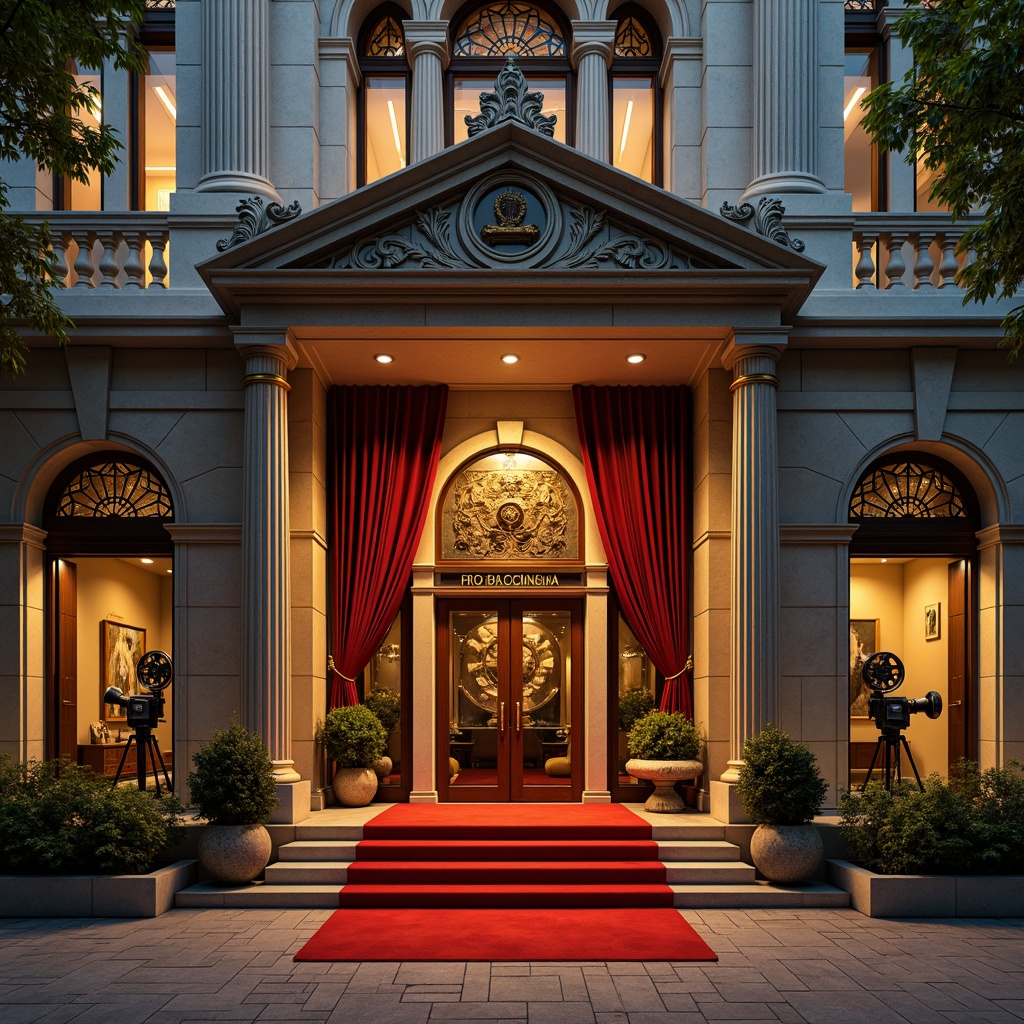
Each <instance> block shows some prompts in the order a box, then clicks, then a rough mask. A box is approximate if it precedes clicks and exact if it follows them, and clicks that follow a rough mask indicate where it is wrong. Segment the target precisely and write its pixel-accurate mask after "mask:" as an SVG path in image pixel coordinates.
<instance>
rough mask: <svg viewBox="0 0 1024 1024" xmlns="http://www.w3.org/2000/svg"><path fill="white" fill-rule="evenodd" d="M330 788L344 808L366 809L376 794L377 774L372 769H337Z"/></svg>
mask: <svg viewBox="0 0 1024 1024" xmlns="http://www.w3.org/2000/svg"><path fill="white" fill-rule="evenodd" d="M332 788H333V789H334V795H335V796H336V797H337V798H338V801H339V802H340V803H341V804H342V805H344V806H345V807H366V806H367V804H369V803H370V802H371V801H372V800H373V797H374V794H376V792H377V773H376V772H375V771H374V770H373V769H372V768H339V769H338V770H337V771H336V772H335V773H334V782H333V783H332Z"/></svg>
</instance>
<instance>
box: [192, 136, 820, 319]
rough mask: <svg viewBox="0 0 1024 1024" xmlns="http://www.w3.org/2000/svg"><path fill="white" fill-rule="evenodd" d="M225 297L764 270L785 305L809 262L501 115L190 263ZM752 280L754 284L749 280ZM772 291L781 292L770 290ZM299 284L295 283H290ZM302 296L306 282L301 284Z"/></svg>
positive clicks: (682, 283) (807, 278)
mask: <svg viewBox="0 0 1024 1024" xmlns="http://www.w3.org/2000/svg"><path fill="white" fill-rule="evenodd" d="M198 269H199V273H200V274H201V275H202V277H203V278H204V280H205V281H206V282H207V284H208V286H209V287H210V289H211V291H212V292H213V293H214V295H215V296H216V297H217V299H218V301H219V302H220V303H221V305H222V306H223V307H224V308H225V310H227V311H229V312H232V313H236V314H237V312H238V311H239V309H240V308H241V307H242V306H243V305H245V304H246V302H247V301H257V296H258V297H259V301H263V302H265V301H267V300H268V299H269V298H270V296H271V295H274V294H277V295H278V298H277V299H276V300H275V301H281V300H282V299H283V298H284V295H283V293H284V292H287V291H288V290H289V289H291V290H293V291H294V290H296V289H298V291H302V287H301V286H299V285H298V283H297V282H298V280H299V279H301V280H302V281H304V282H305V287H306V288H307V289H308V288H310V287H313V285H314V283H317V287H320V288H323V289H331V288H334V289H338V288H340V289H344V288H345V283H346V281H348V282H350V283H352V284H355V283H356V282H357V281H358V282H359V284H360V286H361V287H367V286H368V277H369V278H372V279H373V280H374V282H375V283H376V285H378V286H380V287H391V288H394V287H396V286H399V285H400V283H401V282H406V283H411V281H410V278H411V277H412V276H414V275H416V274H417V273H420V274H424V275H428V276H429V275H431V274H436V273H437V272H444V274H445V281H446V283H447V285H449V286H453V287H454V286H455V285H456V284H459V285H461V286H463V287H468V288H470V290H472V288H473V284H474V281H477V282H478V281H480V280H482V279H485V278H487V279H490V278H493V276H494V274H495V272H500V273H504V274H508V273H527V274H529V275H530V276H531V277H533V278H539V279H541V280H544V279H548V278H551V279H552V280H554V279H557V280H559V281H567V282H568V281H578V280H580V279H586V280H587V281H588V283H589V284H590V285H591V286H593V285H595V284H600V282H601V281H603V280H606V281H607V283H608V284H609V286H611V285H612V279H614V282H615V285H614V286H615V287H628V285H629V281H630V280H631V279H633V277H634V275H635V279H636V281H638V282H639V281H640V280H641V278H642V279H643V280H644V281H647V282H650V281H652V280H654V279H657V280H664V282H665V283H666V284H668V283H669V282H674V283H675V286H677V287H680V288H687V287H688V283H689V282H692V283H693V284H694V285H696V284H697V283H698V281H704V282H707V281H708V280H710V279H715V280H719V281H726V280H729V279H731V278H739V279H743V280H745V281H750V282H754V283H756V282H757V281H758V280H763V281H764V282H765V284H766V285H767V284H768V283H769V282H771V291H772V293H773V295H774V296H775V301H776V302H779V303H780V304H781V305H782V306H784V307H787V308H788V309H790V310H794V309H795V308H798V307H799V305H800V303H802V301H803V298H805V297H806V295H807V294H808V293H809V291H810V288H811V287H812V286H813V283H814V281H815V280H816V279H817V277H818V276H819V274H820V272H821V267H820V266H819V265H818V264H817V263H815V262H814V261H812V260H809V259H807V258H805V257H803V256H801V255H800V254H799V253H797V252H794V251H793V250H791V249H789V248H786V247H785V246H782V245H779V244H776V243H775V242H772V241H770V240H769V239H767V238H764V237H761V236H760V235H758V234H756V233H754V232H753V231H751V230H749V229H748V228H746V227H742V226H739V225H737V224H734V223H731V222H730V221H728V220H726V219H725V218H723V217H720V216H718V215H717V214H714V213H710V212H709V211H707V210H705V209H703V208H702V207H699V206H696V205H695V204H693V203H690V202H687V201H686V200H683V199H679V198H678V197H676V196H673V195H671V194H670V193H668V192H665V191H664V190H663V189H660V188H656V187H654V186H651V185H648V184H646V183H645V182H642V181H640V180H638V179H636V178H634V177H632V176H631V175H628V174H624V173H622V172H620V171H617V170H616V169H615V168H613V167H610V166H609V165H607V164H604V163H602V162H600V161H597V160H593V159H591V158H589V157H587V156H585V155H583V154H582V153H579V152H578V151H576V150H574V149H571V148H569V147H567V146H564V145H562V144H560V143H558V142H555V141H553V140H551V139H549V138H547V137H545V136H543V135H541V134H539V133H538V132H536V131H532V130H530V129H529V128H525V127H522V126H520V125H518V124H514V123H510V124H504V125H501V126H499V127H496V128H493V129H490V130H488V131H485V132H482V133H481V134H479V135H477V136H476V137H475V138H472V139H470V140H468V141H467V142H464V143H461V144H460V145H458V146H454V147H451V148H449V149H446V150H445V151H443V152H442V153H439V154H437V155H436V156H434V157H431V158H430V159H428V160H424V161H421V162H419V163H417V164H415V165H413V166H411V167H409V168H406V169H405V170H402V171H400V172H398V173H396V174H393V175H391V176H389V177H387V178H385V179H382V180H381V181H378V182H375V183H374V184H373V185H370V186H368V187H366V188H363V189H360V190H358V191H357V192H354V193H352V194H350V195H348V196H345V197H343V198H341V199H338V200H336V201H334V202H332V203H330V204H327V205H325V206H322V207H320V208H318V209H316V210H313V211H310V212H308V213H305V214H302V215H299V216H296V217H294V218H293V219H291V220H288V221H287V222H286V223H283V224H281V225H280V226H279V227H273V228H271V229H270V230H267V231H265V232H264V233H262V234H259V235H257V236H256V237H253V238H251V239H249V240H248V241H242V242H241V243H240V244H237V245H234V246H233V247H231V248H229V249H227V251H226V252H224V253H223V254H222V255H220V256H217V257H215V258H214V259H211V260H208V261H207V262H205V263H203V264H201V265H200V266H199V268H198ZM751 286H752V287H755V286H756V285H755V284H752V285H751ZM783 293H785V294H783ZM295 297H296V298H298V295H297V294H296V296H295ZM307 297H308V292H307Z"/></svg>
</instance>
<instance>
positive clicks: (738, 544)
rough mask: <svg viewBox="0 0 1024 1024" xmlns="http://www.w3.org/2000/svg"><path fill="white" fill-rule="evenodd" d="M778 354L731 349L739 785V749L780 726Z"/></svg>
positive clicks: (734, 766)
mask: <svg viewBox="0 0 1024 1024" xmlns="http://www.w3.org/2000/svg"><path fill="white" fill-rule="evenodd" d="M778 360H779V351H778V350H777V349H775V348H771V347H768V346H750V347H746V346H735V347H733V348H732V349H731V350H730V351H729V352H728V353H727V357H726V366H727V368H729V369H731V370H732V373H733V381H732V384H731V385H730V389H731V391H732V395H733V398H732V559H731V562H732V651H731V669H732V700H733V707H732V730H731V735H730V744H731V745H730V761H729V768H728V769H727V770H726V772H725V774H723V776H722V781H723V782H733V781H736V779H737V777H738V776H737V773H738V767H739V764H740V763H741V762H740V754H741V751H742V749H743V743H744V741H745V740H746V739H748V738H749V737H750V736H753V735H755V734H756V733H757V732H759V731H760V730H761V729H762V728H763V727H764V726H765V725H766V724H767V723H768V722H778V679H779V494H778V462H779V459H778V427H777V421H776V403H775V392H776V389H777V388H778V386H779V379H778V377H777V376H776V375H775V370H776V365H777V363H778Z"/></svg>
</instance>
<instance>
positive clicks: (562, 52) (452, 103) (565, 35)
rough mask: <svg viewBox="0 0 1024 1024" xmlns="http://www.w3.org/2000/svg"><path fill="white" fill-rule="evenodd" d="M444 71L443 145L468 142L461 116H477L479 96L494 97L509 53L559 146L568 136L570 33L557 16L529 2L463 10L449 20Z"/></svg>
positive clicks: (513, 1)
mask: <svg viewBox="0 0 1024 1024" xmlns="http://www.w3.org/2000/svg"><path fill="white" fill-rule="evenodd" d="M452 24H453V26H454V30H453V33H452V44H451V53H452V59H451V63H450V65H449V67H448V97H449V101H448V111H449V121H448V123H447V125H446V131H447V135H448V142H449V144H451V143H457V142H464V141H465V140H466V138H467V137H468V135H467V131H466V117H467V116H469V117H475V116H476V115H478V114H479V113H480V93H482V92H493V91H494V82H495V79H496V78H497V77H498V72H500V71H501V68H502V66H503V64H504V63H505V57H506V56H507V55H508V54H514V55H515V56H516V57H517V58H518V63H519V66H520V68H521V69H522V72H523V75H524V76H525V77H526V81H527V84H528V86H529V88H530V91H531V92H539V93H542V94H543V96H544V106H543V111H542V112H543V114H544V115H545V116H547V117H550V116H554V117H555V118H556V120H555V134H554V137H555V138H556V139H558V141H559V142H569V143H571V141H572V137H573V131H572V127H573V117H572V109H573V76H572V68H571V67H570V64H569V49H570V47H569V42H568V40H569V32H568V27H567V26H566V25H565V24H564V22H563V20H562V18H561V16H560V15H559V14H558V13H556V12H555V11H553V10H548V9H546V8H544V7H541V6H539V5H537V4H533V3H525V2H518V0H499V2H497V3H490V4H485V5H483V6H481V5H480V4H479V3H477V4H474V5H473V6H471V7H466V8H463V10H462V11H461V12H460V13H459V14H458V15H457V16H456V17H455V18H454V19H453V20H452Z"/></svg>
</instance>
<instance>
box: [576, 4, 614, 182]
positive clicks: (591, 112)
mask: <svg viewBox="0 0 1024 1024" xmlns="http://www.w3.org/2000/svg"><path fill="white" fill-rule="evenodd" d="M572 42H573V46H572V61H573V64H574V65H575V67H576V88H577V90H578V93H577V99H576V148H577V149H578V150H579V151H580V152H581V153H586V154H587V156H592V157H594V159H595V160H603V161H604V162H605V163H608V162H609V160H610V159H611V148H610V143H609V121H610V118H609V116H608V68H609V67H610V66H611V63H612V54H613V53H614V50H615V22H614V21H574V22H573V23H572Z"/></svg>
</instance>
